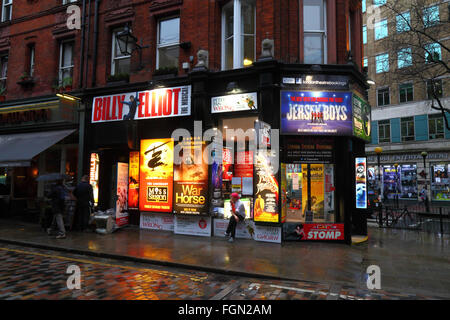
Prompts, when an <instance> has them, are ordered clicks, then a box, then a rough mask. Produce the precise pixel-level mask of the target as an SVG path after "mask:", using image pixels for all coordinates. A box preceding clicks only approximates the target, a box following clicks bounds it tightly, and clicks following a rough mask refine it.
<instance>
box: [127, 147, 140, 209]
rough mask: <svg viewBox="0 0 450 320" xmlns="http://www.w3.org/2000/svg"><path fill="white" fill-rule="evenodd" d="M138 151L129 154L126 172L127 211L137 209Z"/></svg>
mask: <svg viewBox="0 0 450 320" xmlns="http://www.w3.org/2000/svg"><path fill="white" fill-rule="evenodd" d="M138 206H139V151H131V152H130V165H129V172H128V209H138V208H139V207H138Z"/></svg>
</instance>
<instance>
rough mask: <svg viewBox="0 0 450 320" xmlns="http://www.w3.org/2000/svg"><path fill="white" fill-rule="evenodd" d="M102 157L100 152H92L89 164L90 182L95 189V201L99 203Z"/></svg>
mask: <svg viewBox="0 0 450 320" xmlns="http://www.w3.org/2000/svg"><path fill="white" fill-rule="evenodd" d="M99 164H100V159H99V156H98V153H91V158H90V166H89V184H90V185H91V186H92V189H93V191H94V202H95V204H98V170H99Z"/></svg>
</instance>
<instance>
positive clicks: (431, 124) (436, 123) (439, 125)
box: [428, 114, 444, 139]
mask: <svg viewBox="0 0 450 320" xmlns="http://www.w3.org/2000/svg"><path fill="white" fill-rule="evenodd" d="M428 134H429V137H430V139H443V138H444V117H443V116H442V114H430V115H428Z"/></svg>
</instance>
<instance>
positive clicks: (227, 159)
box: [222, 148, 233, 181]
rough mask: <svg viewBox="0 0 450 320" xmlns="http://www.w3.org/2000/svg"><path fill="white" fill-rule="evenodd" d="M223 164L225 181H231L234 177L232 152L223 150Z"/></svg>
mask: <svg viewBox="0 0 450 320" xmlns="http://www.w3.org/2000/svg"><path fill="white" fill-rule="evenodd" d="M222 164H223V180H227V181H231V178H232V177H233V171H232V170H233V169H232V168H233V163H232V159H231V150H230V149H226V148H224V149H223V153H222Z"/></svg>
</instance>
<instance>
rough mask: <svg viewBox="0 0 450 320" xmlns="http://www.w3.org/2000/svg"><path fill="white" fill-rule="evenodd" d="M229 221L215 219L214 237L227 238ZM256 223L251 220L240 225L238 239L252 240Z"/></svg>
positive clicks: (237, 226) (237, 228)
mask: <svg viewBox="0 0 450 320" xmlns="http://www.w3.org/2000/svg"><path fill="white" fill-rule="evenodd" d="M228 223H229V220H225V219H214V225H213V227H214V235H215V236H217V237H225V231H226V230H227V228H228ZM254 230H255V225H254V222H253V221H251V220H249V221H246V222H245V223H238V224H237V225H236V238H242V239H252V238H253V235H254V233H255V231H254Z"/></svg>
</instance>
